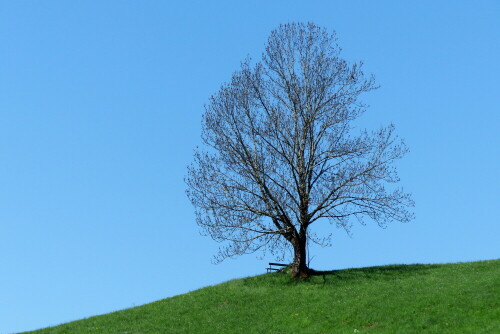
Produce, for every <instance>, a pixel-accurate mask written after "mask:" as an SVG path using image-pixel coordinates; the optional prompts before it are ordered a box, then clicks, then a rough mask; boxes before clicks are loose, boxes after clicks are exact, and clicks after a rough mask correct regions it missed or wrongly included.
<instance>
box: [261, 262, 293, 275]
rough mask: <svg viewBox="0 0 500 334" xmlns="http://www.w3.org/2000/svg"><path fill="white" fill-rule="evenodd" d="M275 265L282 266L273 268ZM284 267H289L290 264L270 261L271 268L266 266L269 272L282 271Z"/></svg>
mask: <svg viewBox="0 0 500 334" xmlns="http://www.w3.org/2000/svg"><path fill="white" fill-rule="evenodd" d="M273 267H281V268H273ZM284 267H288V264H283V263H274V262H269V268H266V270H267V272H268V273H270V272H271V271H280V270H282V269H283V268H284Z"/></svg>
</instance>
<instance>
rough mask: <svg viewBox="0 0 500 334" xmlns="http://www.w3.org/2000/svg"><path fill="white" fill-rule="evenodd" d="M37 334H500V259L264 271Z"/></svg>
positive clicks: (47, 329)
mask: <svg viewBox="0 0 500 334" xmlns="http://www.w3.org/2000/svg"><path fill="white" fill-rule="evenodd" d="M30 333H36V334H46V333H106V334H114V333H116V334H118V333H120V334H136V333H137V334H139V333H140V334H142V333H155V334H157V333H500V260H491V261H480V262H470V263H456V264H444V265H441V264H433V265H391V266H383V267H370V268H360V269H347V270H339V271H333V272H325V275H320V276H315V277H312V278H311V279H310V280H309V281H304V282H296V281H292V280H290V278H289V276H288V275H285V274H280V273H272V274H265V275H260V276H256V277H249V278H243V279H238V280H233V281H229V282H226V283H222V284H219V285H216V286H210V287H206V288H203V289H200V290H197V291H193V292H190V293H187V294H184V295H179V296H176V297H172V298H167V299H164V300H160V301H157V302H154V303H151V304H147V305H143V306H139V307H134V308H131V309H127V310H123V311H119V312H114V313H110V314H106V315H101V316H96V317H91V318H88V319H84V320H79V321H74V322H70V323H67V324H63V325H60V326H57V327H52V328H46V329H42V330H38V331H34V332H30Z"/></svg>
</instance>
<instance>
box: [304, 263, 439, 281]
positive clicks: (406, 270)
mask: <svg viewBox="0 0 500 334" xmlns="http://www.w3.org/2000/svg"><path fill="white" fill-rule="evenodd" d="M441 266H442V265H440V264H398V265H388V266H377V267H367V268H354V269H342V270H313V269H311V272H310V275H311V277H315V276H322V277H323V279H326V278H327V277H328V278H333V279H335V280H341V281H345V280H356V279H384V280H385V279H391V278H393V279H397V278H401V277H408V276H415V275H425V274H427V273H428V271H429V270H432V269H436V268H439V267H441Z"/></svg>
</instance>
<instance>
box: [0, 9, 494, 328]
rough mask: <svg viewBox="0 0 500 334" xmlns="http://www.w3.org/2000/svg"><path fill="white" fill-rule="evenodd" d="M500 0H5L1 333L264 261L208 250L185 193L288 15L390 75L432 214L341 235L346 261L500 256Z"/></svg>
mask: <svg viewBox="0 0 500 334" xmlns="http://www.w3.org/2000/svg"><path fill="white" fill-rule="evenodd" d="M499 17H500V2H499V1H413V2H410V1H290V0H287V1H245V2H239V1H238V2H237V1H225V2H224V1H182V2H181V1H179V2H175V3H174V2H171V1H7V0H5V1H1V0H0V270H1V271H0V333H2V334H5V333H11V332H17V331H22V330H30V329H36V328H40V327H46V326H49V325H56V324H59V323H62V322H66V321H70V320H75V319H79V318H83V317H88V316H92V315H96V314H101V313H106V312H110V311H114V310H118V309H123V308H128V307H131V306H134V305H140V304H144V303H147V302H151V301H154V300H158V299H162V298H165V297H169V296H172V295H176V294H180V293H184V292H187V291H190V290H194V289H197V288H200V287H203V286H206V285H209V284H216V283H218V282H221V281H225V280H229V279H232V278H237V277H244V276H250V275H256V274H261V273H263V272H264V268H265V266H266V263H267V262H269V261H270V260H274V259H273V258H272V257H270V256H264V257H261V258H259V257H256V256H255V255H249V256H244V257H240V258H238V259H235V260H228V261H226V262H224V263H222V264H220V265H213V264H211V258H212V255H213V254H215V253H216V251H217V247H218V245H217V244H216V243H215V242H213V241H212V240H211V239H209V238H207V237H202V236H200V234H199V229H198V227H197V226H196V224H195V222H194V214H193V208H192V207H191V205H190V203H189V202H188V200H187V198H186V196H185V194H184V190H185V185H184V181H183V178H184V175H185V173H186V166H187V164H188V163H190V161H191V160H192V153H193V148H194V147H195V146H196V145H197V144H199V143H200V139H199V138H200V122H201V115H202V112H203V105H204V104H205V103H206V102H207V100H208V97H209V96H210V95H211V94H212V93H214V92H215V91H216V90H217V89H218V88H219V86H220V85H221V84H222V83H223V82H224V81H226V80H228V79H229V78H230V75H231V73H232V72H233V71H234V70H236V69H237V68H238V66H239V63H240V61H241V60H243V59H244V58H245V57H246V56H247V55H252V56H254V57H255V58H257V57H259V55H260V54H261V52H262V51H263V46H264V43H265V41H266V39H267V36H268V34H269V32H270V31H271V30H272V29H273V28H275V27H276V26H277V25H278V24H280V23H285V22H289V21H314V22H315V23H317V24H318V25H321V26H325V27H327V28H328V29H331V30H336V31H337V34H338V37H339V43H340V45H341V46H342V47H343V49H344V57H345V58H347V59H349V60H364V62H365V65H366V70H367V71H368V72H372V73H374V74H375V75H376V77H377V81H378V83H379V84H380V85H381V86H382V87H381V89H379V90H377V91H375V92H373V93H370V95H367V96H365V99H364V100H365V101H366V102H368V103H369V104H370V105H371V107H370V109H369V111H368V113H366V114H365V116H364V118H363V124H364V125H366V126H367V127H370V128H374V127H378V126H379V125H380V124H387V123H389V122H393V123H395V124H396V126H397V132H398V134H399V135H400V136H401V137H403V138H405V140H406V142H407V144H408V146H409V147H410V149H411V153H410V154H409V155H407V157H406V158H405V159H404V160H403V161H401V163H399V170H400V176H401V178H402V185H403V186H404V188H405V190H407V191H409V192H412V193H413V195H414V199H415V201H416V205H417V206H416V208H415V213H416V219H415V220H414V221H413V222H411V223H409V224H394V225H391V226H389V227H388V228H387V229H384V230H382V229H380V228H378V227H376V226H373V225H370V224H368V225H367V226H364V227H363V226H356V227H355V228H354V229H353V231H352V232H353V233H352V235H351V236H348V235H346V233H345V232H344V231H342V230H336V229H333V230H332V231H333V232H334V239H333V247H331V248H324V249H317V248H312V249H311V251H312V254H311V255H312V256H313V258H312V262H311V265H312V266H313V267H314V268H318V269H333V268H346V267H360V266H373V265H384V264H392V263H444V262H458V261H474V260H485V259H494V258H498V257H500V242H499V237H498V236H499V235H500V228H499V222H500V220H499V218H498V215H499V212H498V208H499V199H500V196H499V195H500V181H499V180H500V178H499V174H498V173H499V170H500V149H499V144H500V134H499V132H500V118H499V113H500V84H499V78H500V62H499V59H500V23H499V22H500V20H499Z"/></svg>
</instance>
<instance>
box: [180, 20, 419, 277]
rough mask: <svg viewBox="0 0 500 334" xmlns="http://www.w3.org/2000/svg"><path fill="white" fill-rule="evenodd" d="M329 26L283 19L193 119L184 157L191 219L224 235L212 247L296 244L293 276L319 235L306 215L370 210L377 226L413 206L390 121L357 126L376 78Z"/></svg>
mask: <svg viewBox="0 0 500 334" xmlns="http://www.w3.org/2000/svg"><path fill="white" fill-rule="evenodd" d="M339 54H340V48H339V46H338V45H337V43H336V37H335V34H334V33H331V34H330V33H328V32H327V31H326V30H325V29H323V28H320V27H318V26H316V25H315V24H313V23H308V24H302V23H290V24H283V25H280V26H279V27H278V28H277V29H276V30H274V31H272V32H271V35H270V37H269V39H268V42H267V45H266V49H265V52H264V53H263V55H262V59H261V61H259V62H257V63H256V64H255V65H252V61H251V59H246V60H245V61H243V62H242V64H241V69H240V70H238V71H236V72H235V73H234V74H233V76H232V79H231V81H230V82H229V83H226V84H223V85H222V86H221V88H220V90H219V91H218V92H217V93H216V94H214V95H213V96H212V97H211V98H210V100H209V103H208V105H206V106H205V113H204V115H203V121H202V139H203V142H204V144H205V146H206V147H205V149H204V150H200V149H197V150H196V151H195V155H194V163H193V164H191V165H190V166H189V167H188V176H187V178H186V183H187V185H188V190H187V195H188V197H189V199H190V200H191V202H192V203H193V205H194V207H195V210H196V218H197V223H198V224H199V225H200V226H201V227H202V229H203V231H204V232H206V233H208V234H209V235H210V236H211V237H212V238H213V239H214V240H216V241H220V242H225V247H223V248H222V249H221V251H220V253H219V256H218V259H219V260H223V259H224V258H227V257H231V256H235V255H240V254H244V253H251V252H255V251H257V250H259V249H264V250H265V249H268V250H271V251H272V252H276V251H280V252H281V251H283V250H285V249H291V250H293V262H292V277H294V278H303V277H307V276H308V275H309V274H310V273H311V270H310V269H309V268H308V265H307V263H306V250H307V247H306V246H307V243H308V242H309V241H313V242H316V243H319V244H322V245H325V244H328V242H329V236H326V237H325V236H324V237H318V236H317V235H315V234H313V233H311V230H310V226H311V225H312V224H313V223H316V224H318V223H320V222H321V223H325V222H326V223H330V224H334V225H337V226H338V227H343V228H345V229H346V230H347V231H348V230H349V228H350V227H351V226H352V221H353V220H358V221H360V222H361V223H363V219H364V218H366V217H368V218H370V219H371V220H373V221H375V222H377V223H378V224H379V225H380V226H384V225H385V224H386V223H388V222H390V221H401V222H406V221H409V220H410V219H411V218H412V213H411V212H409V211H408V207H409V206H412V205H413V202H412V200H411V197H410V195H409V194H406V193H404V192H403V191H402V189H399V188H393V189H386V186H387V185H389V184H392V183H396V182H398V181H399V179H398V176H397V173H396V169H395V167H394V166H393V162H394V161H395V160H396V159H399V158H401V157H402V156H403V155H404V154H405V153H406V152H407V148H406V146H405V145H404V143H403V142H402V141H401V140H399V139H398V138H397V136H396V135H395V133H394V126H393V125H390V126H387V127H382V128H380V129H379V130H377V131H373V132H368V131H366V130H356V127H355V126H354V124H353V121H355V120H356V119H357V118H358V117H359V116H360V115H361V114H362V113H363V112H364V111H365V109H366V106H365V105H364V104H363V103H362V102H360V101H359V96H360V95H361V94H362V93H364V92H368V91H371V90H373V89H375V88H377V87H376V86H375V82H374V78H373V76H365V74H364V73H363V71H362V63H353V64H349V63H348V62H347V61H345V60H344V59H342V58H340V55H339Z"/></svg>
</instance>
